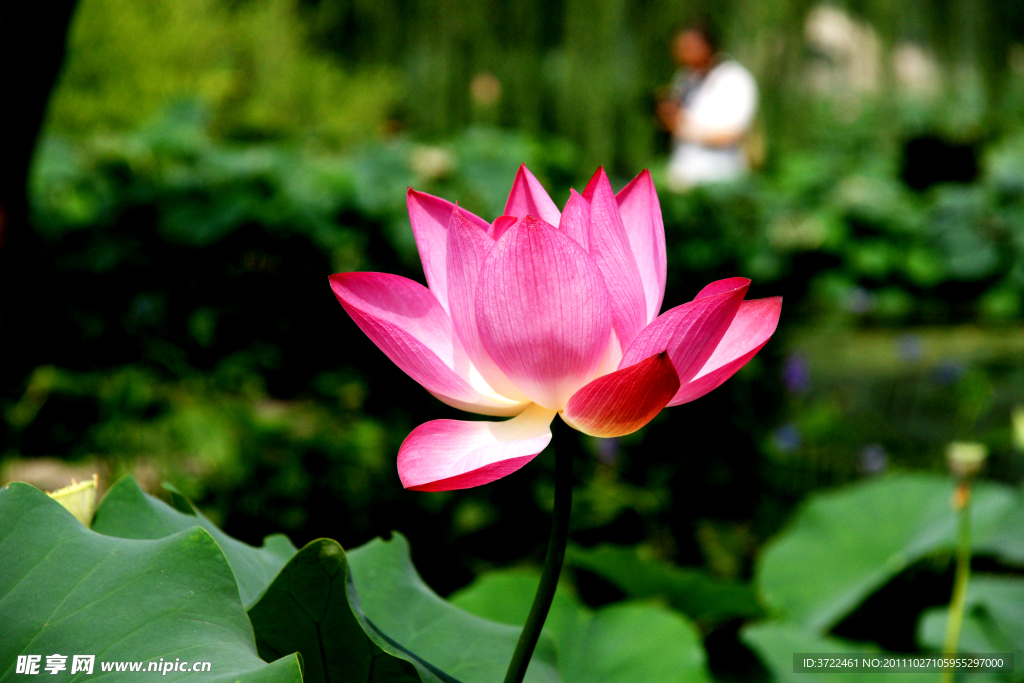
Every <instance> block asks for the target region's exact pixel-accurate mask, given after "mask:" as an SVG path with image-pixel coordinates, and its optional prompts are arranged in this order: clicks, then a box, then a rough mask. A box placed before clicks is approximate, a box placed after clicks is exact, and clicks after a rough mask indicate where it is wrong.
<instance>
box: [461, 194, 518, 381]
mask: <svg viewBox="0 0 1024 683" xmlns="http://www.w3.org/2000/svg"><path fill="white" fill-rule="evenodd" d="M493 247H494V240H493V239H491V237H490V236H489V235H488V234H487V233H486V232H483V231H482V230H478V229H477V227H476V226H475V225H471V224H470V223H469V221H467V220H466V219H465V218H464V217H463V216H462V210H461V209H456V210H455V211H453V212H452V220H451V223H450V224H449V226H448V306H449V308H450V309H451V316H452V327H453V328H454V330H455V335H456V337H458V339H459V342H461V344H462V348H463V349H465V350H466V354H467V355H468V356H469V359H470V361H472V363H473V366H474V367H475V368H476V369H477V371H478V372H479V373H480V375H481V376H482V377H483V379H484V380H485V381H486V382H487V384H488V385H489V386H490V387H491V388H493V389H494V391H497V392H498V393H500V394H502V395H503V396H506V397H508V398H510V399H513V400H519V401H522V400H525V397H524V396H523V395H522V393H520V392H519V391H518V390H517V389H516V388H515V386H514V385H513V384H512V382H510V381H509V379H508V378H507V377H505V373H503V372H502V371H501V370H500V369H499V368H498V366H497V365H495V364H494V361H493V360H491V357H490V356H488V355H487V351H485V350H484V347H483V343H481V341H480V335H479V333H478V332H477V326H476V287H477V279H478V277H479V275H480V266H481V265H483V262H484V259H485V258H486V257H487V254H488V252H490V250H491V249H492V248H493Z"/></svg>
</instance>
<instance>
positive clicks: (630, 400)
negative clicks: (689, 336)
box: [562, 351, 679, 437]
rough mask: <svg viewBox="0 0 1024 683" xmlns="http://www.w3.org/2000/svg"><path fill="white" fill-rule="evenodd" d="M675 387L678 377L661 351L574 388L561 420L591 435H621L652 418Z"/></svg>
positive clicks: (634, 429) (677, 387)
mask: <svg viewBox="0 0 1024 683" xmlns="http://www.w3.org/2000/svg"><path fill="white" fill-rule="evenodd" d="M678 389H679V376H678V375H677V374H676V370H675V368H674V367H672V361H671V360H669V357H668V353H667V352H665V351H662V352H661V353H659V354H657V355H654V356H651V357H650V358H647V359H646V360H642V361H640V362H639V363H637V364H636V365H631V366H629V367H628V368H623V369H622V370H616V371H615V372H613V373H611V374H610V375H605V376H604V377H599V378H597V379H595V380H594V381H593V382H591V383H590V384H588V385H587V386H585V387H583V388H582V389H580V390H579V391H577V392H576V393H575V394H573V396H572V398H571V399H569V403H568V405H566V406H565V412H564V413H562V419H563V420H565V423H566V424H568V425H569V426H570V427H573V428H574V429H578V430H579V431H581V432H583V433H584V434H589V435H591V436H601V437H612V436H625V435H626V434H632V433H633V432H635V431H636V430H638V429H640V428H641V427H643V426H644V425H646V424H647V423H648V422H650V421H651V420H653V419H654V416H655V415H657V414H658V413H660V412H661V409H662V408H664V407H665V405H666V404H668V402H669V399H671V398H672V397H673V396H675V394H676V391H678Z"/></svg>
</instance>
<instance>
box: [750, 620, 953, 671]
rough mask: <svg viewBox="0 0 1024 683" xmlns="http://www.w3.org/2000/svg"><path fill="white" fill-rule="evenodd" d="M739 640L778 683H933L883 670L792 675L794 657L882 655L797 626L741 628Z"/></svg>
mask: <svg viewBox="0 0 1024 683" xmlns="http://www.w3.org/2000/svg"><path fill="white" fill-rule="evenodd" d="M740 639H741V640H742V641H743V642H744V643H745V644H746V645H747V646H748V647H750V649H752V650H753V651H754V652H756V653H757V656H758V657H759V658H760V659H761V662H762V663H764V665H765V666H766V667H768V670H769V671H771V672H772V677H773V678H774V679H775V681H776V682H777V683H847V682H848V681H857V680H865V681H871V683H907V681H914V680H928V681H934V680H935V674H907V673H891V672H885V671H883V670H878V671H872V672H871V673H870V674H868V673H861V674H855V673H849V672H847V673H843V672H838V673H818V672H801V673H795V672H794V671H793V655H794V654H796V653H809V654H818V655H827V654H831V655H846V654H859V653H869V652H870V653H881V652H882V650H880V649H879V648H878V646H877V645H873V644H870V643H853V642H850V641H847V640H840V639H839V638H830V637H827V636H820V635H817V634H815V633H812V632H810V631H808V630H807V629H805V628H801V627H800V626H799V625H797V624H790V623H782V622H777V621H771V622H765V623H760V624H753V625H749V626H745V627H743V630H742V631H740Z"/></svg>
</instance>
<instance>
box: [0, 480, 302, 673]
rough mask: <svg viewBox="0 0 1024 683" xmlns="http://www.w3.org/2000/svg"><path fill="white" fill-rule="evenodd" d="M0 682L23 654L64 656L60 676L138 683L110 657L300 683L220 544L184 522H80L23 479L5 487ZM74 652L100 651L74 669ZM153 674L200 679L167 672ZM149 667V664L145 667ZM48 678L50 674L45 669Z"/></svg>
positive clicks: (0, 533)
mask: <svg viewBox="0 0 1024 683" xmlns="http://www.w3.org/2000/svg"><path fill="white" fill-rule="evenodd" d="M0 557H2V558H3V562H2V563H0V596H2V597H0V634H2V637H0V681H9V680H21V679H22V678H23V676H22V675H19V674H16V673H15V671H16V669H15V665H16V662H17V657H18V656H19V655H41V656H42V666H41V667H40V671H41V672H43V671H42V670H43V667H44V666H45V665H46V662H47V659H46V658H47V656H48V655H53V654H59V655H64V656H67V660H66V662H65V665H66V666H67V669H66V670H65V671H64V672H62V678H61V679H60V680H62V681H63V680H69V679H70V680H79V681H83V680H93V679H94V678H97V679H98V678H101V677H102V678H104V680H115V681H137V680H139V674H138V673H132V672H130V671H124V672H116V671H114V672H110V673H103V672H102V669H103V665H104V664H110V663H113V662H142V663H143V664H142V667H143V670H145V669H146V668H147V667H148V663H149V662H159V661H160V660H161V659H162V660H163V661H165V662H177V661H179V660H181V661H186V662H210V663H211V670H210V672H209V673H208V674H204V675H203V676H202V680H204V681H225V682H226V681H232V682H236V681H252V682H260V683H263V682H266V683H278V682H279V683H301V680H302V677H301V674H300V672H299V662H298V658H297V657H296V656H294V655H292V656H290V657H285V658H282V659H279V660H278V661H276V662H274V663H273V664H269V665H268V664H266V663H265V662H263V661H262V660H261V659H260V658H259V657H258V656H257V651H256V642H255V640H254V638H253V632H252V626H251V625H250V623H249V619H248V618H247V616H246V614H245V609H244V608H243V607H242V604H241V602H240V601H239V599H238V592H237V589H236V587H235V579H234V577H233V576H232V573H231V568H230V567H229V566H228V563H227V561H226V560H225V558H224V553H223V552H222V551H221V549H220V548H219V547H218V545H217V543H216V542H215V541H214V540H213V538H211V536H210V534H209V533H207V532H206V531H205V530H204V529H201V528H191V529H187V530H185V531H182V532H179V533H177V534H174V535H171V536H167V537H166V538H162V539H159V540H155V541H139V540H130V539H122V538H112V537H110V536H104V535H102V534H98V533H95V532H93V531H90V530H89V529H87V528H85V527H84V526H82V524H81V522H79V521H78V520H77V519H75V518H74V517H73V516H72V515H71V513H69V512H68V511H67V510H65V509H64V508H63V507H61V506H60V504H59V503H57V502H55V501H53V500H51V499H50V498H49V497H47V496H46V494H44V493H42V492H41V491H39V490H37V489H35V488H33V487H31V486H29V485H27V484H19V483H15V484H9V485H7V486H5V487H3V489H0ZM74 655H95V657H96V660H95V664H94V672H93V674H92V676H87V675H85V674H81V673H80V674H78V675H76V676H70V675H69V674H70V671H71V664H72V657H73V656H74ZM161 674H162V675H161V676H160V680H162V681H177V680H183V679H185V678H191V679H192V680H195V676H194V675H193V674H192V673H191V672H183V671H169V672H168V673H166V674H163V671H162V670H161ZM151 675H152V674H151ZM47 677H49V674H47Z"/></svg>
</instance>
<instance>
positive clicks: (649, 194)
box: [615, 170, 668, 324]
mask: <svg viewBox="0 0 1024 683" xmlns="http://www.w3.org/2000/svg"><path fill="white" fill-rule="evenodd" d="M615 199H616V201H617V202H618V204H619V212H620V213H621V214H622V223H623V225H625V227H626V237H628V238H629V246H630V249H631V250H632V251H633V256H634V258H636V265H637V268H639V269H640V280H641V282H643V286H644V298H645V300H646V302H647V318H646V319H645V320H644V323H645V324H646V323H649V322H651V321H652V320H654V319H655V318H656V317H658V312H659V311H661V303H662V301H663V300H664V298H665V273H666V271H667V263H668V262H667V260H666V251H665V223H664V222H663V221H662V218H661V203H660V202H659V201H658V193H657V192H655V190H654V182H653V181H652V180H651V174H650V173H649V172H648V171H646V170H645V171H643V172H642V173H641V174H640V175H638V176H637V177H636V178H633V180H632V181H630V183H629V185H626V186H625V187H624V188H622V190H621V191H620V192H619V193H618V194H617V195H615Z"/></svg>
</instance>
